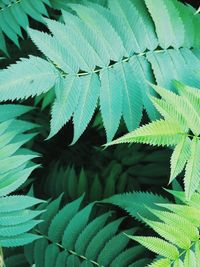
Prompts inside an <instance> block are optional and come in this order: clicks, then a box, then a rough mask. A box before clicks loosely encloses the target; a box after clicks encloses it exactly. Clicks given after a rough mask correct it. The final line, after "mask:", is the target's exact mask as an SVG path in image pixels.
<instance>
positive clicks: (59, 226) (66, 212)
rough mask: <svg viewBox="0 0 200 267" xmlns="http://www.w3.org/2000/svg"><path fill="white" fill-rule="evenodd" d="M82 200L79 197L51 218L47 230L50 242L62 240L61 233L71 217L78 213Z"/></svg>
mask: <svg viewBox="0 0 200 267" xmlns="http://www.w3.org/2000/svg"><path fill="white" fill-rule="evenodd" d="M82 199H83V198H82V197H81V198H79V199H77V200H76V201H73V202H71V203H69V204H68V205H66V206H65V207H64V208H63V209H62V210H60V211H59V213H58V214H57V215H56V216H55V217H54V218H53V220H52V221H51V224H50V226H49V230H48V235H49V237H50V239H51V240H52V241H54V242H60V241H61V240H62V234H63V231H64V230H65V227H66V225H67V224H68V223H69V222H70V220H71V219H72V217H73V216H75V214H76V212H77V211H78V209H79V207H80V204H81V201H82ZM63 218H64V219H63ZM55 229H56V231H55Z"/></svg>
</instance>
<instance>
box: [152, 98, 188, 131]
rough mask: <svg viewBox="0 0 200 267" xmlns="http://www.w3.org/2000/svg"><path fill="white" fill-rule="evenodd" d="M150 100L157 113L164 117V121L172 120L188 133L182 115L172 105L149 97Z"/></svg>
mask: <svg viewBox="0 0 200 267" xmlns="http://www.w3.org/2000/svg"><path fill="white" fill-rule="evenodd" d="M150 99H151V101H152V103H153V104H154V106H155V107H156V109H157V110H158V112H159V113H160V114H161V115H162V116H163V117H164V119H165V120H173V121H176V122H177V123H179V124H180V125H181V126H182V127H183V130H184V131H185V132H187V131H188V126H187V122H186V120H185V118H184V117H183V115H182V114H181V113H180V112H178V111H177V109H176V108H175V107H174V105H172V104H170V103H169V102H167V101H165V100H163V99H159V98H157V97H153V96H150Z"/></svg>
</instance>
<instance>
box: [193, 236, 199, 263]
mask: <svg viewBox="0 0 200 267" xmlns="http://www.w3.org/2000/svg"><path fill="white" fill-rule="evenodd" d="M194 253H195V257H196V265H197V267H199V266H200V244H199V241H198V242H196V244H195V251H194Z"/></svg>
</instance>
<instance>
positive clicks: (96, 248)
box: [85, 218, 123, 259]
mask: <svg viewBox="0 0 200 267" xmlns="http://www.w3.org/2000/svg"><path fill="white" fill-rule="evenodd" d="M122 220H123V219H121V218H120V219H118V220H115V221H113V222H111V223H109V224H108V225H106V226H105V227H104V228H103V229H101V230H100V231H99V232H98V233H97V234H96V235H95V237H94V238H93V239H92V240H91V241H90V243H89V245H88V247H87V249H86V252H85V255H86V257H87V258H89V259H95V258H97V257H98V256H99V253H100V251H101V249H102V247H104V246H105V244H106V243H107V242H108V241H109V239H110V238H111V237H112V236H113V235H114V234H115V233H116V232H117V230H118V227H119V225H120V223H121V222H122Z"/></svg>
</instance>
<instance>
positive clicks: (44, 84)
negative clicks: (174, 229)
mask: <svg viewBox="0 0 200 267" xmlns="http://www.w3.org/2000/svg"><path fill="white" fill-rule="evenodd" d="M56 77H57V74H56V71H55V69H54V67H53V66H52V65H51V64H50V63H48V62H46V61H45V60H43V59H41V58H38V57H33V56H30V58H29V59H22V60H21V61H19V62H18V63H17V64H15V65H12V66H11V67H9V68H8V69H6V70H3V71H1V72H0V84H1V85H0V100H1V101H5V100H14V99H19V98H27V97H30V96H35V95H39V94H41V93H43V92H47V91H48V90H50V89H51V87H53V85H54V83H55V80H56Z"/></svg>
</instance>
